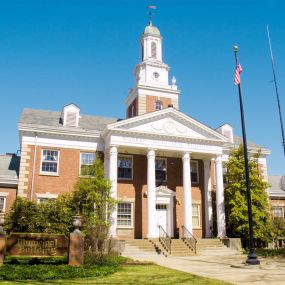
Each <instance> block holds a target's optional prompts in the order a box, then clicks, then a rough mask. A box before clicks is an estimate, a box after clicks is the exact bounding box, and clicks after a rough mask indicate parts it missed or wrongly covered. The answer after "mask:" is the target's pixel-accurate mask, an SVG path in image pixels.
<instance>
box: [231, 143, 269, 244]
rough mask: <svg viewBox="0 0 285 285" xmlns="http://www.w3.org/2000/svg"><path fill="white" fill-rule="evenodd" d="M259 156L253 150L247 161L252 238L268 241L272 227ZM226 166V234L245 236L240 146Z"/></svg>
mask: <svg viewBox="0 0 285 285" xmlns="http://www.w3.org/2000/svg"><path fill="white" fill-rule="evenodd" d="M259 155H260V154H259V153H257V154H255V155H254V156H253V157H251V159H250V160H249V173H250V189H251V198H252V216H253V231H254V239H255V240H256V241H258V242H268V241H270V239H271V238H272V234H273V232H272V231H273V229H272V223H271V219H270V207H269V202H268V196H267V193H266V191H265V190H266V189H267V188H268V184H267V183H266V182H264V181H263V180H262V179H261V177H260V176H259V170H258V157H259ZM226 168H227V174H226V176H227V181H228V184H227V185H226V187H225V208H226V219H227V225H228V228H227V234H228V236H230V237H240V238H244V239H248V232H249V227H248V213H247V193H246V180H245V168H244V152H243V147H242V146H240V147H239V148H238V149H236V150H233V151H232V152H231V153H230V156H229V161H228V162H227V163H226Z"/></svg>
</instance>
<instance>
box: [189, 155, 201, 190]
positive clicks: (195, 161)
mask: <svg viewBox="0 0 285 285" xmlns="http://www.w3.org/2000/svg"><path fill="white" fill-rule="evenodd" d="M193 163H194V164H196V169H197V181H192V175H191V173H190V179H191V184H194V185H195V184H199V161H198V160H192V159H191V160H190V171H191V172H192V167H191V164H193Z"/></svg>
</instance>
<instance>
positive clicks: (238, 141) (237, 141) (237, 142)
mask: <svg viewBox="0 0 285 285" xmlns="http://www.w3.org/2000/svg"><path fill="white" fill-rule="evenodd" d="M242 143H243V140H242V138H241V137H238V136H234V144H235V145H240V144H242ZM247 146H248V147H250V148H263V147H262V146H260V145H258V144H256V143H254V142H252V141H247Z"/></svg>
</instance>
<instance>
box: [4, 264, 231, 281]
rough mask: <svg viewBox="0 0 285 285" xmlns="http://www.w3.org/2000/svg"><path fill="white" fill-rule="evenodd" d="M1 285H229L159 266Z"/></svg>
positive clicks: (135, 266) (138, 266)
mask: <svg viewBox="0 0 285 285" xmlns="http://www.w3.org/2000/svg"><path fill="white" fill-rule="evenodd" d="M0 284H1V285H12V284H17V285H20V284H21V285H23V284H25V285H40V284H44V285H52V284H53V285H54V284H61V285H72V284H74V285H78V284H84V285H85V284H136V285H142V284H147V285H148V284H163V285H167V284H169V285H173V284H191V285H229V284H230V283H226V282H223V281H217V280H213V279H208V278H204V277H200V276H196V275H192V274H189V273H184V272H180V271H176V270H172V269H168V268H166V267H161V266H158V265H123V266H121V267H120V269H119V271H118V272H116V273H114V274H112V275H109V276H107V277H103V278H101V277H100V278H86V279H73V280H58V281H48V282H35V281H31V282H27V281H22V282H12V281H0Z"/></svg>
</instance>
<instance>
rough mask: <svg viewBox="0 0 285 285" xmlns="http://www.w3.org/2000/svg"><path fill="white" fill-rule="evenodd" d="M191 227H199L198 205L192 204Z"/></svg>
mask: <svg viewBox="0 0 285 285" xmlns="http://www.w3.org/2000/svg"><path fill="white" fill-rule="evenodd" d="M192 227H193V228H200V227H201V224H200V205H199V204H192Z"/></svg>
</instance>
